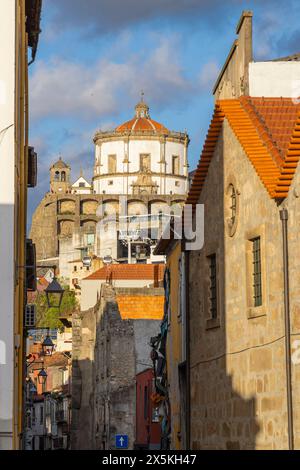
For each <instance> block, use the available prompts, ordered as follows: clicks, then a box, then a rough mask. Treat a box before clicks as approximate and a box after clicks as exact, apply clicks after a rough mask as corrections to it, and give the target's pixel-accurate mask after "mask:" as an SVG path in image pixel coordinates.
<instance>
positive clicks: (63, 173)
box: [61, 171, 66, 181]
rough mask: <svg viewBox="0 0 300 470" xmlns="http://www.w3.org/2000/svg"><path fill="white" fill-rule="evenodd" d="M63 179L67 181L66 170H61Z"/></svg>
mask: <svg viewBox="0 0 300 470" xmlns="http://www.w3.org/2000/svg"><path fill="white" fill-rule="evenodd" d="M61 181H66V172H65V171H62V172H61Z"/></svg>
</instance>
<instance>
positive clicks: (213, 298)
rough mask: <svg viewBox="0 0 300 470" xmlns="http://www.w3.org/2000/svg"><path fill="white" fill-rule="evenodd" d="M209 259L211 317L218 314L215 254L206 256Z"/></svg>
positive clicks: (215, 316) (213, 317)
mask: <svg viewBox="0 0 300 470" xmlns="http://www.w3.org/2000/svg"><path fill="white" fill-rule="evenodd" d="M208 261H209V281H210V286H209V300H210V309H209V310H210V317H211V318H212V319H215V318H217V316H218V298H217V257H216V254H213V255H210V256H208Z"/></svg>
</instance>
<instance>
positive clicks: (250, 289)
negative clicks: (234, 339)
mask: <svg viewBox="0 0 300 470" xmlns="http://www.w3.org/2000/svg"><path fill="white" fill-rule="evenodd" d="M245 238H246V297H247V299H246V301H247V317H248V319H251V318H257V317H261V316H265V315H266V312H267V291H266V289H267V276H266V246H265V227H264V225H262V226H259V227H257V228H256V229H254V230H251V231H248V232H247V233H246V236H245ZM258 238H259V240H260V289H261V302H260V304H259V305H255V297H254V284H253V279H254V274H255V273H254V265H253V262H254V253H253V243H254V240H257V239H258ZM256 274H257V273H256Z"/></svg>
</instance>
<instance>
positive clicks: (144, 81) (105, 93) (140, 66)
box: [30, 35, 191, 119]
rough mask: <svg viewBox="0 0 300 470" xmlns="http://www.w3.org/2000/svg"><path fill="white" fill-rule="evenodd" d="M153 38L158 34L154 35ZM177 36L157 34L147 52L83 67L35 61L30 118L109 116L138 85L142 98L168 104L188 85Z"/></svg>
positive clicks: (124, 105) (125, 102)
mask: <svg viewBox="0 0 300 470" xmlns="http://www.w3.org/2000/svg"><path fill="white" fill-rule="evenodd" d="M156 40H157V38H156ZM177 46H178V38H177V37H176V35H174V36H172V37H169V38H166V37H164V38H159V40H158V43H156V45H154V48H153V51H152V52H151V53H150V55H149V56H145V54H144V55H143V54H142V53H141V54H140V55H131V56H130V55H129V54H127V55H125V57H126V58H127V60H126V61H123V62H121V63H120V62H119V61H117V60H113V59H112V58H111V59H109V58H104V59H101V60H98V61H97V62H96V63H95V64H92V65H91V66H87V65H85V64H83V63H81V64H78V63H74V62H71V61H67V60H64V59H61V58H53V59H52V60H51V61H50V62H49V63H46V62H44V61H37V64H36V68H35V70H34V72H33V75H32V77H31V81H30V88H31V90H30V93H31V95H30V96H31V117H32V118H33V119H40V118H44V117H48V116H71V117H72V116H74V115H76V118H78V119H95V118H96V117H97V118H103V117H105V118H106V119H107V117H108V116H109V117H111V115H115V114H118V112H119V111H122V110H125V109H126V108H128V107H130V106H132V100H133V99H137V97H138V96H139V92H140V90H141V89H144V90H145V92H146V95H147V99H149V101H152V102H154V103H158V102H159V103H160V105H161V106H162V107H163V106H164V105H166V104H170V103H171V102H172V101H175V99H177V100H178V95H179V94H181V93H187V94H188V93H189V91H190V90H191V84H190V83H189V81H188V80H187V79H186V77H185V76H184V73H183V70H182V68H181V66H180V64H179V51H178V47H177Z"/></svg>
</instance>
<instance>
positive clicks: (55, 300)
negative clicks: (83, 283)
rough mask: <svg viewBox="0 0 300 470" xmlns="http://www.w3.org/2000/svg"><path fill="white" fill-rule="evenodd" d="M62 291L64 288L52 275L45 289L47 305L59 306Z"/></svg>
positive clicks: (51, 306)
mask: <svg viewBox="0 0 300 470" xmlns="http://www.w3.org/2000/svg"><path fill="white" fill-rule="evenodd" d="M64 292H65V291H64V289H63V288H62V287H61V285H60V284H59V282H58V281H57V279H56V277H55V276H54V278H53V279H52V281H51V282H50V284H49V285H48V286H47V287H46V289H45V293H46V297H47V303H48V307H49V308H60V306H61V302H62V298H63V295H64Z"/></svg>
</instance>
